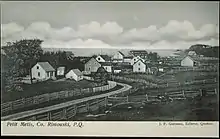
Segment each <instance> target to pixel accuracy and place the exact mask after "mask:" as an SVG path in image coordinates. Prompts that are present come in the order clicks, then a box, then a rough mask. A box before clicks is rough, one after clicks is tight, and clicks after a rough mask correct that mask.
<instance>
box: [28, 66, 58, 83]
mask: <svg viewBox="0 0 220 139" xmlns="http://www.w3.org/2000/svg"><path fill="white" fill-rule="evenodd" d="M31 75H32V78H33V79H36V80H41V81H44V80H48V79H56V77H55V69H54V68H53V67H52V66H51V65H50V64H49V63H48V62H37V64H36V65H34V66H33V67H32V68H31Z"/></svg>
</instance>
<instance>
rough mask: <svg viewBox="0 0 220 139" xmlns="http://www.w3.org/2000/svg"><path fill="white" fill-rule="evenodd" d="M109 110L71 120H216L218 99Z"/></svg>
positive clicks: (210, 98)
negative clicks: (96, 115) (95, 115)
mask: <svg viewBox="0 0 220 139" xmlns="http://www.w3.org/2000/svg"><path fill="white" fill-rule="evenodd" d="M105 110H109V109H108V108H106V109H105ZM110 111H111V112H110V113H108V114H106V115H104V116H101V117H97V118H88V117H86V114H85V115H78V116H76V117H74V118H73V119H71V120H94V121H164V120H166V121H186V120H187V121H199V120H204V121H216V120H218V100H217V97H216V96H208V97H198V98H196V99H189V100H182V101H174V102H171V103H161V104H145V105H143V104H142V105H140V104H123V105H119V106H118V107H115V108H113V109H110ZM100 113H104V111H103V110H100V111H96V112H93V114H100Z"/></svg>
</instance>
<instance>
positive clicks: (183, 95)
mask: <svg viewBox="0 0 220 139" xmlns="http://www.w3.org/2000/svg"><path fill="white" fill-rule="evenodd" d="M182 92H183V97H184V98H186V96H185V92H184V90H182Z"/></svg>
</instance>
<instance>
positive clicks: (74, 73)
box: [65, 69, 83, 81]
mask: <svg viewBox="0 0 220 139" xmlns="http://www.w3.org/2000/svg"><path fill="white" fill-rule="evenodd" d="M65 77H66V78H67V79H74V80H75V81H80V80H82V79H83V74H82V72H81V71H80V70H79V69H72V70H70V71H69V72H68V73H67V74H66V76H65Z"/></svg>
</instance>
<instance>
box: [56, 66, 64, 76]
mask: <svg viewBox="0 0 220 139" xmlns="http://www.w3.org/2000/svg"><path fill="white" fill-rule="evenodd" d="M64 72H65V67H58V68H57V76H64Z"/></svg>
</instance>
